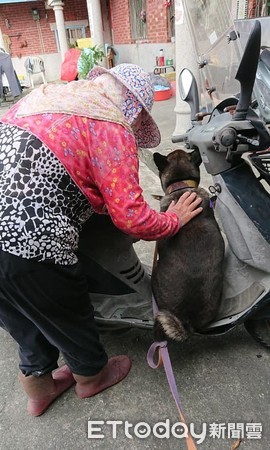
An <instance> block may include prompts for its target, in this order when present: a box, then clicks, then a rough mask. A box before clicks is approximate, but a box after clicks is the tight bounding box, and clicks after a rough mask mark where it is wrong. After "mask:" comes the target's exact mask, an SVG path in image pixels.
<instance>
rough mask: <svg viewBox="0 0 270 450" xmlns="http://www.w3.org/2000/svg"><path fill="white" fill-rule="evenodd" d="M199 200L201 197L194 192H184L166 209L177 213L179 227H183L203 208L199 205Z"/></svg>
mask: <svg viewBox="0 0 270 450" xmlns="http://www.w3.org/2000/svg"><path fill="white" fill-rule="evenodd" d="M201 202H202V199H201V198H200V197H197V194H196V193H195V192H192V193H190V192H184V194H183V195H181V197H180V198H179V200H178V201H177V202H175V201H174V200H173V201H172V203H171V204H170V206H169V208H168V209H167V211H170V212H174V213H175V214H177V216H178V218H179V221H180V224H181V227H183V226H184V225H185V224H186V223H188V222H189V221H190V220H191V219H193V217H196V216H197V215H198V214H200V213H201V212H202V210H203V208H202V207H199V204H200V203H201Z"/></svg>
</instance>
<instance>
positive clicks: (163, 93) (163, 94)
mask: <svg viewBox="0 0 270 450" xmlns="http://www.w3.org/2000/svg"><path fill="white" fill-rule="evenodd" d="M171 96H172V90H171V89H170V88H166V89H161V90H155V94H154V101H155V102H159V101H161V100H168V99H169V98H170V97H171Z"/></svg>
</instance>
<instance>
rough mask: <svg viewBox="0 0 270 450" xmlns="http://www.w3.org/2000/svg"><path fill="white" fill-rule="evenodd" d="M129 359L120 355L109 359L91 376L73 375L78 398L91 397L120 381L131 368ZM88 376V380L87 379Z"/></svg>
mask: <svg viewBox="0 0 270 450" xmlns="http://www.w3.org/2000/svg"><path fill="white" fill-rule="evenodd" d="M131 365H132V363H131V360H130V359H129V358H128V356H125V355H120V356H114V357H112V358H110V359H109V361H108V364H107V365H106V366H105V367H104V368H103V369H102V370H101V372H99V373H98V374H97V375H96V376H93V377H82V376H80V375H74V378H75V380H76V381H77V384H76V388H75V391H76V394H77V396H78V397H79V398H88V397H93V396H94V395H96V394H99V392H102V391H104V390H105V389H108V388H109V387H111V386H114V385H115V384H117V383H119V382H120V381H122V380H123V379H124V378H125V377H126V376H127V375H128V373H129V371H130V369H131ZM87 378H88V380H87Z"/></svg>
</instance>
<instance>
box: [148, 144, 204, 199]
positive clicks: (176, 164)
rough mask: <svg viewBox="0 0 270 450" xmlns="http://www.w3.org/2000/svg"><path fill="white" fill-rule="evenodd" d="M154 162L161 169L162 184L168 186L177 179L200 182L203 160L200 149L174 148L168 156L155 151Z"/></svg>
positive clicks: (165, 187)
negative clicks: (188, 150) (189, 151)
mask: <svg viewBox="0 0 270 450" xmlns="http://www.w3.org/2000/svg"><path fill="white" fill-rule="evenodd" d="M153 157H154V162H155V164H156V166H157V168H158V170H159V176H160V180H161V185H162V188H163V190H164V192H165V191H166V189H167V187H168V186H170V185H171V184H172V183H175V182H177V181H185V180H194V181H195V182H196V183H197V184H199V182H200V169H199V167H200V164H201V162H202V159H201V155H200V152H199V150H194V151H193V152H191V153H187V152H186V151H185V150H174V151H173V152H171V153H169V154H168V155H167V156H164V155H161V154H160V153H158V152H155V153H154V155H153Z"/></svg>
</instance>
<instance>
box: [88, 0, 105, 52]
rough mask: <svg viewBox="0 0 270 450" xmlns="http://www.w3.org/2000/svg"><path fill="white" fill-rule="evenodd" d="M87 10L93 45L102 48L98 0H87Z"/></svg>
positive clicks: (102, 39) (100, 16)
mask: <svg viewBox="0 0 270 450" xmlns="http://www.w3.org/2000/svg"><path fill="white" fill-rule="evenodd" d="M87 10H88V16H89V24H90V31H91V39H92V44H93V45H100V46H101V47H102V48H104V38H103V25H102V13H101V6H100V0H87Z"/></svg>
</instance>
